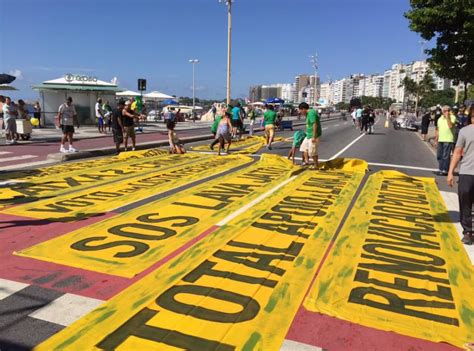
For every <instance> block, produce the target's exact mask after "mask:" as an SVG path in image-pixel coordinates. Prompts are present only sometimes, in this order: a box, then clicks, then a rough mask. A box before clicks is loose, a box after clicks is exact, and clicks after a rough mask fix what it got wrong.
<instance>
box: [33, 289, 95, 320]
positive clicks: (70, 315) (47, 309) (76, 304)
mask: <svg viewBox="0 0 474 351" xmlns="http://www.w3.org/2000/svg"><path fill="white" fill-rule="evenodd" d="M103 302H104V301H102V300H97V299H93V298H90V297H84V296H79V295H75V294H64V295H62V296H61V297H59V298H57V299H56V300H53V301H52V302H50V303H49V304H47V305H46V306H44V307H42V308H40V309H37V310H36V311H34V312H32V313H30V314H29V316H30V317H33V318H36V319H41V320H43V321H47V322H51V323H56V324H59V325H64V326H65V327H67V326H68V325H70V324H72V323H74V322H75V321H76V320H78V319H79V318H81V317H82V316H84V315H86V314H87V313H89V312H90V311H92V310H93V309H95V308H96V307H98V306H99V305H101V304H102V303H103Z"/></svg>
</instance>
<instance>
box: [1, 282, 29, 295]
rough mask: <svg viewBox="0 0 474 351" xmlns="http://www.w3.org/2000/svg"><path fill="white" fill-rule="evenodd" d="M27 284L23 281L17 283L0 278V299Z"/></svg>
mask: <svg viewBox="0 0 474 351" xmlns="http://www.w3.org/2000/svg"><path fill="white" fill-rule="evenodd" d="M27 286H28V284H25V283H19V282H15V281H13V280H9V279H1V278H0V300H3V299H4V298H6V297H8V296H10V295H12V294H14V293H16V292H17V291H20V290H21V289H24V288H26V287H27Z"/></svg>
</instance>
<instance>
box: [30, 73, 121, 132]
mask: <svg viewBox="0 0 474 351" xmlns="http://www.w3.org/2000/svg"><path fill="white" fill-rule="evenodd" d="M32 88H33V90H37V91H39V94H40V100H41V110H42V112H43V113H42V114H43V116H44V117H43V118H44V122H43V123H44V124H45V125H53V124H54V117H55V116H56V115H57V113H58V109H59V106H60V105H61V104H62V103H64V102H65V101H66V99H67V97H69V96H70V97H72V101H73V104H74V106H75V107H76V111H77V116H78V119H79V123H80V124H95V112H94V107H95V103H96V102H97V99H98V98H99V97H100V98H102V100H103V101H105V100H108V101H109V103H110V105H111V106H112V107H114V106H115V93H116V92H118V91H122V90H123V89H120V88H119V87H118V86H117V85H116V84H112V83H107V82H104V81H102V80H98V79H97V78H96V77H91V76H86V75H80V74H71V73H68V74H65V75H64V77H62V78H58V79H53V80H48V81H45V82H43V83H42V84H40V85H36V86H33V87H32Z"/></svg>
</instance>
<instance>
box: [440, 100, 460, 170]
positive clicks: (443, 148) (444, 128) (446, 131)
mask: <svg viewBox="0 0 474 351" xmlns="http://www.w3.org/2000/svg"><path fill="white" fill-rule="evenodd" d="M441 111H442V113H443V114H442V115H441V117H440V118H439V119H438V150H437V159H438V163H439V171H438V172H435V174H437V175H440V176H447V175H448V170H449V163H450V162H451V151H452V150H453V143H454V125H455V123H456V117H455V116H454V115H453V114H452V113H451V111H450V110H449V106H443V108H442V110H441Z"/></svg>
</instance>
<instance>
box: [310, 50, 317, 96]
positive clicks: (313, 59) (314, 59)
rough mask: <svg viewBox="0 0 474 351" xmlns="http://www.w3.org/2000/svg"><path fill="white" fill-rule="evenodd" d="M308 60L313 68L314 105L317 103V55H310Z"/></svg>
mask: <svg viewBox="0 0 474 351" xmlns="http://www.w3.org/2000/svg"><path fill="white" fill-rule="evenodd" d="M309 59H310V60H309V61H310V62H311V66H312V67H313V68H314V96H313V104H314V105H316V102H317V101H318V54H317V53H315V54H314V55H310V56H309Z"/></svg>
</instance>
